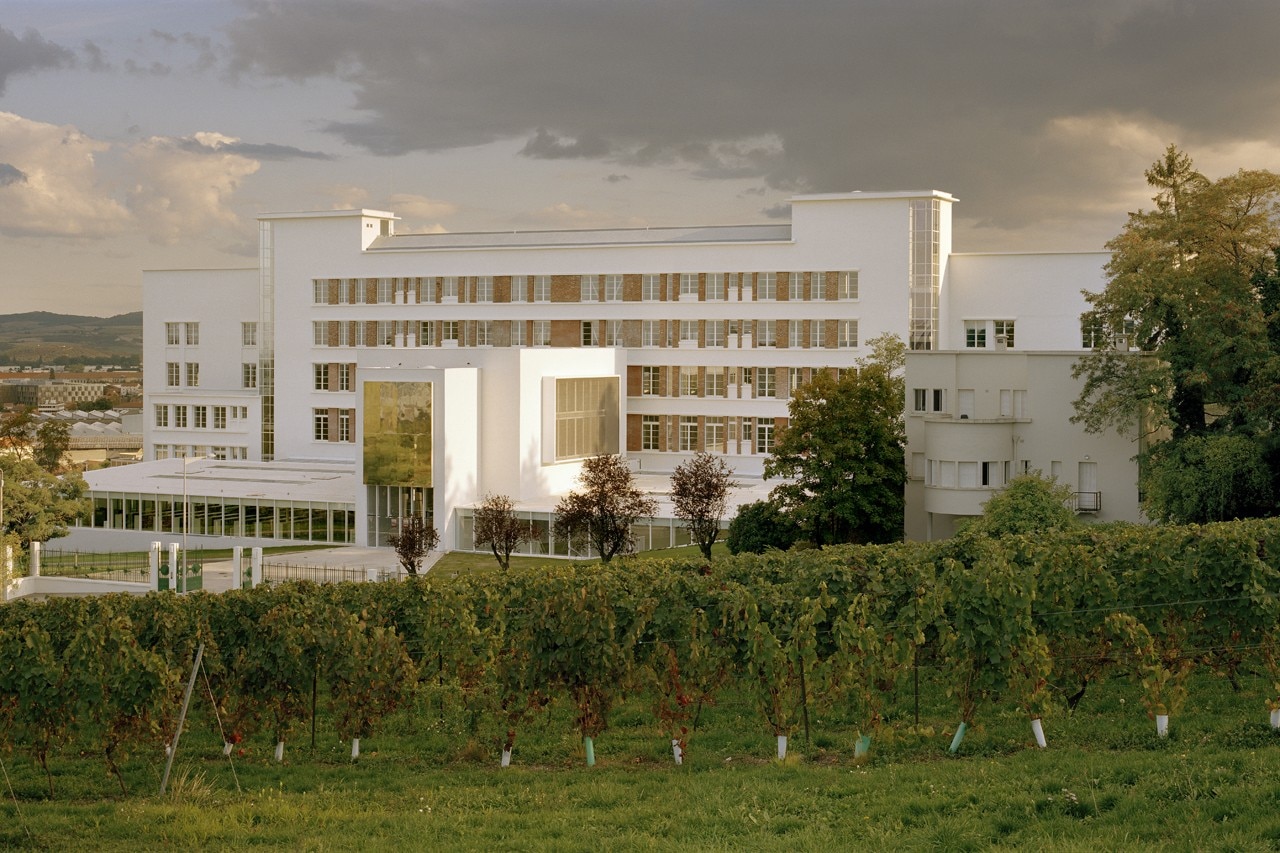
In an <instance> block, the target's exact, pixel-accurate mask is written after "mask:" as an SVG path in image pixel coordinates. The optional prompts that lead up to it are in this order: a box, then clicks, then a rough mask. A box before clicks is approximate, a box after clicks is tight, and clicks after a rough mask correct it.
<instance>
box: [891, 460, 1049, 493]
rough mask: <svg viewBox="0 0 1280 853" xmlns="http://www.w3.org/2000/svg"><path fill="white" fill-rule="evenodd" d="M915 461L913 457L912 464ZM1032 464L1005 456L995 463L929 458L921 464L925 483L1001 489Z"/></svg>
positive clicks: (946, 487) (929, 484)
mask: <svg viewBox="0 0 1280 853" xmlns="http://www.w3.org/2000/svg"><path fill="white" fill-rule="evenodd" d="M914 461H915V460H913V463H914ZM1030 470H1031V463H1030V462H1029V461H1028V460H1026V459H1021V460H1018V461H1017V462H1013V461H1010V460H1008V459H1005V460H1003V461H996V462H955V461H951V460H946V459H928V460H925V465H924V484H925V485H926V486H938V487H940V488H944V489H978V488H1000V487H1001V486H1004V485H1005V484H1006V483H1008V482H1009V480H1011V479H1013V477H1014V476H1015V475H1017V474H1026V473H1027V472H1028V471H1030Z"/></svg>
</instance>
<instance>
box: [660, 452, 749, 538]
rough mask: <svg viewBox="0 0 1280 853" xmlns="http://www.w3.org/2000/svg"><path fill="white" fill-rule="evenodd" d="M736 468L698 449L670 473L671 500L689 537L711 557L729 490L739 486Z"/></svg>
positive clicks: (677, 516)
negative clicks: (735, 472)
mask: <svg viewBox="0 0 1280 853" xmlns="http://www.w3.org/2000/svg"><path fill="white" fill-rule="evenodd" d="M737 485H738V484H737V483H736V482H734V480H733V469H732V468H730V467H729V466H728V465H726V464H725V461H724V460H723V459H721V458H720V457H719V456H715V455H713V454H711V453H706V452H703V451H699V452H697V453H696V454H694V456H693V458H692V459H690V460H689V461H688V462H686V463H684V464H683V465H677V466H676V470H675V471H674V472H673V473H672V474H671V501H672V503H674V504H675V516H676V518H679V519H681V520H682V521H684V523H685V524H686V525H688V527H689V538H691V539H692V540H693V541H694V544H696V545H697V546H698V548H699V550H701V551H702V556H703V557H705V558H706V559H708V560H710V559H711V546H712V545H714V544H715V542H716V537H717V536H719V535H720V519H722V518H724V511H725V507H726V504H727V503H728V500H729V490H730V489H733V488H737Z"/></svg>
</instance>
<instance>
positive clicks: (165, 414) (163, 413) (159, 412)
mask: <svg viewBox="0 0 1280 853" xmlns="http://www.w3.org/2000/svg"><path fill="white" fill-rule="evenodd" d="M155 410H156V426H158V427H167V426H168V425H169V407H168V406H160V405H157V406H156V407H155Z"/></svg>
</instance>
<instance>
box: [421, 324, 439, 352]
mask: <svg viewBox="0 0 1280 853" xmlns="http://www.w3.org/2000/svg"><path fill="white" fill-rule="evenodd" d="M435 345H436V324H435V323H434V322H433V321H431V320H423V321H422V322H420V323H418V346H420V347H433V346H435Z"/></svg>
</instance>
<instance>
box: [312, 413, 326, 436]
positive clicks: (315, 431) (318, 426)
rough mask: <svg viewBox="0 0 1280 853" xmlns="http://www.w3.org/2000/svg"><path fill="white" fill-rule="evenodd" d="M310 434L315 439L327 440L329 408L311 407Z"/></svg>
mask: <svg viewBox="0 0 1280 853" xmlns="http://www.w3.org/2000/svg"><path fill="white" fill-rule="evenodd" d="M311 424H312V435H311V437H312V438H314V439H315V440H316V441H328V440H329V410H328V409H312V410H311Z"/></svg>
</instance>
